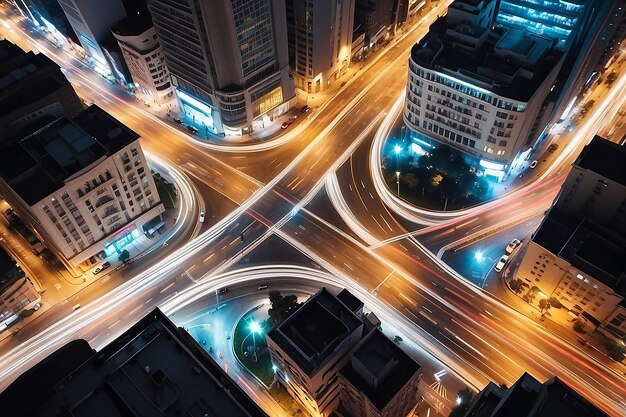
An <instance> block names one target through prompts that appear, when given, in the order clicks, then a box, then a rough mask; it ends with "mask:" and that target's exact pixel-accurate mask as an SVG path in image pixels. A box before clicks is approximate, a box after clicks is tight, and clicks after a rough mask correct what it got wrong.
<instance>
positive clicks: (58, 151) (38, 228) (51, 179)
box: [0, 106, 164, 274]
mask: <svg viewBox="0 0 626 417" xmlns="http://www.w3.org/2000/svg"><path fill="white" fill-rule="evenodd" d="M0 190H1V191H2V194H3V195H4V196H5V198H6V200H7V202H8V203H9V204H10V205H11V207H13V208H14V209H15V211H16V213H17V214H18V215H19V216H20V218H21V219H22V220H23V221H24V222H25V223H27V224H28V225H29V226H30V227H31V229H32V230H33V231H34V232H35V233H36V234H37V235H38V236H39V237H40V240H41V241H43V242H44V243H45V245H46V246H47V247H48V248H49V249H51V250H52V251H53V252H54V253H55V255H57V257H58V258H59V259H60V260H61V261H62V262H63V263H64V264H65V265H66V266H67V267H68V269H69V270H70V271H72V272H73V273H75V274H80V273H81V272H82V271H86V270H88V269H90V268H92V267H93V265H94V264H95V263H98V262H100V261H99V260H98V258H100V259H102V258H106V257H108V256H115V254H117V253H120V252H121V251H122V250H123V249H124V247H125V246H127V245H129V244H130V243H132V242H133V241H134V240H135V239H137V238H144V237H143V235H144V233H145V232H146V231H147V230H145V229H146V228H145V227H144V226H145V225H146V224H150V223H149V222H150V221H151V220H153V219H155V218H158V217H159V216H160V215H161V213H163V211H164V208H163V204H161V201H160V198H159V194H158V191H157V189H156V186H155V184H154V180H153V178H152V174H151V172H150V168H149V167H148V164H147V162H146V158H145V156H144V154H143V152H142V150H141V146H140V145H139V135H137V134H136V133H135V132H133V131H132V130H130V129H129V128H128V127H126V126H124V125H123V124H122V123H120V122H119V121H117V120H116V119H114V118H113V117H111V116H110V115H109V114H107V113H105V112H104V111H103V110H101V109H100V108H98V107H97V106H91V107H89V108H88V109H86V110H84V111H83V112H81V113H80V114H79V115H78V116H76V117H74V118H73V119H70V118H67V117H64V118H61V119H58V120H55V121H53V122H52V123H50V124H48V125H47V126H45V127H43V128H42V129H40V130H38V131H36V132H34V133H32V134H31V135H30V136H27V137H25V138H23V139H22V138H19V139H13V140H11V141H9V142H5V143H4V144H3V145H2V147H1V148H0Z"/></svg>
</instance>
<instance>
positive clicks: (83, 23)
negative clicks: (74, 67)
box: [59, 0, 126, 82]
mask: <svg viewBox="0 0 626 417" xmlns="http://www.w3.org/2000/svg"><path fill="white" fill-rule="evenodd" d="M59 4H60V6H61V8H62V9H63V11H64V12H65V15H66V16H67V19H68V20H69V22H70V24H71V25H72V28H73V29H74V32H76V35H77V36H78V40H79V41H80V44H81V45H82V47H83V49H84V51H85V54H86V55H87V57H88V58H89V59H91V60H92V63H93V65H94V69H95V70H96V71H98V72H99V73H100V74H102V75H106V76H108V75H113V76H114V77H115V78H117V79H118V80H121V81H123V82H124V81H125V78H124V75H123V72H124V71H123V69H120V68H118V67H117V66H116V64H115V62H114V61H113V59H112V58H111V57H110V56H107V55H108V52H107V51H106V50H104V49H103V48H102V45H101V43H102V42H103V41H104V40H105V39H107V38H108V37H110V36H111V32H110V28H111V26H113V25H114V24H115V23H117V22H118V21H119V20H121V19H123V18H124V17H126V11H125V10H124V5H123V3H122V1H121V0H107V1H101V0H59Z"/></svg>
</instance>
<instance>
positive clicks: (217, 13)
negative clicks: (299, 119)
mask: <svg viewBox="0 0 626 417" xmlns="http://www.w3.org/2000/svg"><path fill="white" fill-rule="evenodd" d="M148 8H149V9H150V14H151V15H152V19H153V22H154V27H155V30H156V33H157V35H158V38H159V41H160V43H161V46H162V47H163V51H164V55H165V63H166V64H167V67H168V69H169V71H170V74H171V78H172V84H173V87H174V89H175V93H176V95H177V98H178V100H179V101H180V103H181V108H182V109H183V111H184V112H185V113H186V114H187V115H188V117H189V118H190V119H192V120H193V121H194V124H195V125H197V126H198V127H200V128H201V129H206V131H210V132H212V133H215V134H224V135H241V134H245V133H248V132H250V131H251V130H256V129H261V128H263V126H265V125H266V123H268V122H269V121H271V120H272V119H273V117H275V116H278V115H281V114H283V113H284V112H285V111H287V110H288V109H289V107H290V103H291V102H295V91H294V89H293V80H292V79H291V78H290V76H289V59H288V55H287V44H286V42H285V38H286V36H287V34H286V30H287V29H286V22H285V14H284V13H285V8H284V4H283V3H282V0H219V1H218V0H212V1H207V0H168V1H164V0H148Z"/></svg>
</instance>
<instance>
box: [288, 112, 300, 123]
mask: <svg viewBox="0 0 626 417" xmlns="http://www.w3.org/2000/svg"><path fill="white" fill-rule="evenodd" d="M297 118H298V116H296V115H295V114H294V115H293V116H291V117H289V122H291V123H293V122H295V121H296V119H297Z"/></svg>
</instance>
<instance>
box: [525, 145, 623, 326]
mask: <svg viewBox="0 0 626 417" xmlns="http://www.w3.org/2000/svg"><path fill="white" fill-rule="evenodd" d="M624 167H626V148H625V147H624V146H619V145H617V144H615V143H612V142H609V141H607V140H605V139H603V138H600V137H599V136H596V137H595V138H594V139H593V140H592V141H591V143H590V144H589V145H587V146H586V147H585V149H584V150H583V151H582V153H581V154H580V156H579V157H578V159H577V160H576V162H575V163H574V164H573V167H572V170H571V171H570V173H569V175H568V177H567V179H566V180H565V183H564V184H563V185H562V187H561V192H560V194H559V196H558V198H557V200H556V202H555V203H554V205H553V207H552V208H551V210H550V211H549V212H548V215H547V216H546V217H545V218H544V220H543V222H542V223H541V225H540V226H539V228H538V229H537V231H535V233H534V234H533V236H532V238H531V241H530V242H529V243H528V245H525V246H523V247H522V248H521V252H520V254H519V255H520V256H521V262H520V265H519V268H518V270H517V272H516V274H515V275H516V279H519V280H521V281H522V283H523V284H524V285H525V286H526V287H527V288H529V289H532V288H533V287H536V288H537V289H538V290H537V291H535V292H539V293H540V294H543V296H545V297H552V298H556V299H557V300H558V301H559V302H560V304H561V305H562V306H563V307H564V308H565V309H566V310H565V311H567V312H568V315H569V317H568V318H569V319H578V322H579V323H581V324H584V325H585V326H587V327H588V329H591V330H594V329H595V328H596V327H597V326H598V325H599V324H600V323H601V322H603V321H605V320H607V319H608V318H609V317H611V315H612V314H613V312H614V311H615V309H616V308H617V307H618V305H619V304H620V303H621V302H622V300H623V299H624V298H626V238H625V236H626V186H625V184H626V170H625V169H624ZM618 327H619V326H618Z"/></svg>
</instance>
